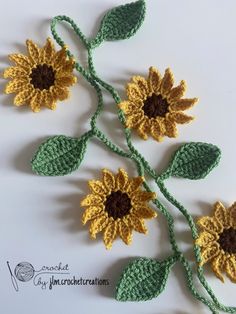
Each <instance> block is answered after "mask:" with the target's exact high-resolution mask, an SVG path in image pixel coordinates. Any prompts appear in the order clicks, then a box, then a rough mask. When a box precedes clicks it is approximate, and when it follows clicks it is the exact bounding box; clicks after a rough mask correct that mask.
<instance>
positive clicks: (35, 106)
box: [30, 91, 42, 112]
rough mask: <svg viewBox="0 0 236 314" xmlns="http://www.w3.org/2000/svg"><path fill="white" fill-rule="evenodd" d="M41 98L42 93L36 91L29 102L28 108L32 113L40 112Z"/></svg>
mask: <svg viewBox="0 0 236 314" xmlns="http://www.w3.org/2000/svg"><path fill="white" fill-rule="evenodd" d="M41 97H42V93H41V92H39V91H37V92H36V94H35V95H34V97H33V98H32V99H31V101H30V107H31V109H32V111H34V112H39V111H40V110H41Z"/></svg>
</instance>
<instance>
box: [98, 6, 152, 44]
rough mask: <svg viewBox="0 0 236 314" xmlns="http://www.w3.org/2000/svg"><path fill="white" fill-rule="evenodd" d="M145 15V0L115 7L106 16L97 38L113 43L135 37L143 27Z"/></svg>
mask: <svg viewBox="0 0 236 314" xmlns="http://www.w3.org/2000/svg"><path fill="white" fill-rule="evenodd" d="M145 13H146V5H145V1H144V0H139V1H136V2H132V3H128V4H125V5H121V6H118V7H115V8H114V9H112V10H110V11H109V12H107V13H106V15H105V16H104V18H103V20H102V23H101V27H100V30H99V32H98V35H97V37H96V38H97V39H99V38H100V41H102V40H107V41H113V40H121V39H126V38H129V37H131V36H133V35H134V34H135V33H136V32H137V30H138V29H139V28H140V26H141V25H142V23H143V21H144V18H145Z"/></svg>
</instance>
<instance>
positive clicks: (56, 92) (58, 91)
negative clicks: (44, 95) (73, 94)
mask: <svg viewBox="0 0 236 314" xmlns="http://www.w3.org/2000/svg"><path fill="white" fill-rule="evenodd" d="M51 93H52V95H53V97H54V99H55V100H58V99H59V100H61V101H62V100H65V99H67V98H69V95H70V92H69V90H68V89H67V88H63V87H59V86H53V88H52V89H51Z"/></svg>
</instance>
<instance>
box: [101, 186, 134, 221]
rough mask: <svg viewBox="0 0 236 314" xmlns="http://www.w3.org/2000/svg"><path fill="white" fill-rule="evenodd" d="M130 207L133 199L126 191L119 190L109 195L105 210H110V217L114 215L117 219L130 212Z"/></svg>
mask: <svg viewBox="0 0 236 314" xmlns="http://www.w3.org/2000/svg"><path fill="white" fill-rule="evenodd" d="M130 209H131V200H130V198H129V196H128V195H127V194H126V193H123V192H121V191H117V192H111V194H110V195H108V196H107V199H106V202H105V211H106V212H108V217H113V219H115V220H116V219H118V218H122V217H124V216H126V215H128V214H129V212H130Z"/></svg>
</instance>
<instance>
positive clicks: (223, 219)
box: [214, 202, 230, 228]
mask: <svg viewBox="0 0 236 314" xmlns="http://www.w3.org/2000/svg"><path fill="white" fill-rule="evenodd" d="M214 216H215V217H216V219H218V221H219V222H220V223H221V224H222V226H223V227H225V228H229V227H230V221H229V220H230V219H229V218H230V217H229V215H228V211H227V209H226V208H225V207H224V205H223V204H222V203H221V202H217V203H216V204H215V205H214Z"/></svg>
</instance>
